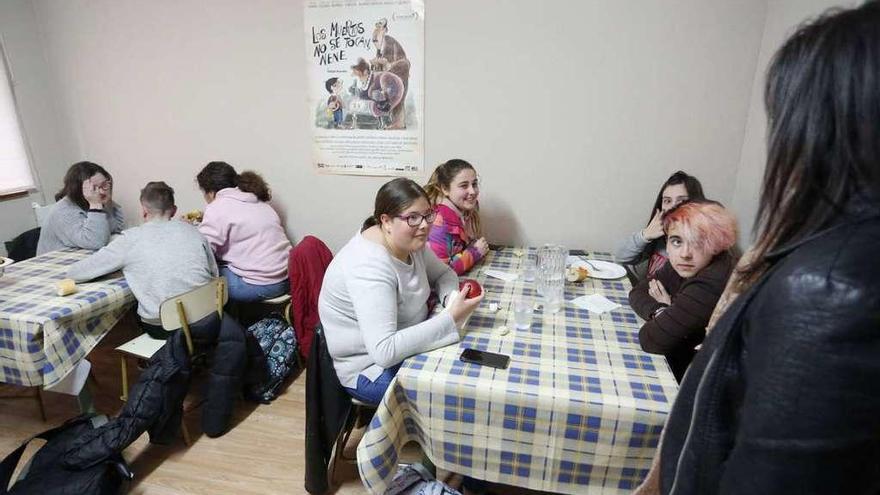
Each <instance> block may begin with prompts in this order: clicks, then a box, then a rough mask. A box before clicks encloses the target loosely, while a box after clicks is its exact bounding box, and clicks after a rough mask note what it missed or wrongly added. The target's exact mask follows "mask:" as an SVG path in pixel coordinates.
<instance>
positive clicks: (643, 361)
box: [621, 353, 657, 371]
mask: <svg viewBox="0 0 880 495" xmlns="http://www.w3.org/2000/svg"><path fill="white" fill-rule="evenodd" d="M621 357H622V358H623V365H624V366H625V367H626V368H628V369H634V370H648V371H656V370H657V368H656V367H654V360H653V358H652V357H651V356H648V355H647V354H639V355H635V354H626V353H623V354H621Z"/></svg>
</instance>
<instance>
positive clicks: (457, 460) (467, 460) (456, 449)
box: [443, 442, 474, 467]
mask: <svg viewBox="0 0 880 495" xmlns="http://www.w3.org/2000/svg"><path fill="white" fill-rule="evenodd" d="M443 460H444V461H446V462H448V463H451V464H455V465H457V466H465V467H471V466H473V464H474V448H473V447H472V446H470V445H459V444H457V443H452V442H443Z"/></svg>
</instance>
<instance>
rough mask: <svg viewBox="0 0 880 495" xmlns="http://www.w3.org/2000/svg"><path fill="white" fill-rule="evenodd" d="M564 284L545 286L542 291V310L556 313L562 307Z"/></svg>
mask: <svg viewBox="0 0 880 495" xmlns="http://www.w3.org/2000/svg"><path fill="white" fill-rule="evenodd" d="M563 294H564V286H563V284H555V285H551V286H548V287H546V288H545V292H544V312H545V313H556V312H557V311H559V309H560V308H562V303H563Z"/></svg>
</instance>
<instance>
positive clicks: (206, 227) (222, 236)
mask: <svg viewBox="0 0 880 495" xmlns="http://www.w3.org/2000/svg"><path fill="white" fill-rule="evenodd" d="M212 213H214V214H212ZM220 220H221V219H220V218H219V215H217V214H216V212H212V211H211V210H210V209H208V208H205V215H204V217H203V218H202V223H200V224H199V232H201V233H202V235H203V236H205V239H207V240H208V244H209V245H210V246H211V251H213V252H214V256H216V257H218V258H219V257H220V255H221V253H222V250H223V247H224V246H225V245H226V241H227V240H228V238H229V230H228V228H227V225H226V222H222V221H220Z"/></svg>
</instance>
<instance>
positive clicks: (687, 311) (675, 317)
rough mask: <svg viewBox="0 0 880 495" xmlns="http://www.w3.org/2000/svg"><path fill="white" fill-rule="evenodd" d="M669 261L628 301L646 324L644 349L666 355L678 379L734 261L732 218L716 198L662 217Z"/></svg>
mask: <svg viewBox="0 0 880 495" xmlns="http://www.w3.org/2000/svg"><path fill="white" fill-rule="evenodd" d="M663 231H664V233H665V234H666V250H667V252H668V253H669V263H666V264H665V265H664V266H663V267H662V268H660V270H659V271H658V272H657V273H656V274H655V276H654V277H649V278H646V279H644V280H642V281H641V282H640V283H639V284H638V285H637V286H636V287H635V288H633V290H632V291H631V292H630V293H629V302H630V305H631V306H632V308H633V310H635V312H636V313H638V315H639V316H641V317H642V318H643V319H645V324H644V325H642V328H641V329H640V330H639V342H640V343H641V345H642V349H644V350H645V351H646V352H650V353H653V354H664V355H665V356H666V359H667V361H669V366H670V367H671V368H672V372H673V374H675V378H676V379H677V380H678V381H679V382H680V381H681V379H682V377H683V376H684V372H685V370H686V369H687V367H688V365H689V364H690V362H691V360H692V359H693V357H694V354H695V351H694V347H695V346H697V345H699V344H700V343H701V342H702V341H703V338H704V337H705V336H706V324H707V323H709V317H710V316H711V315H712V310H713V309H714V308H715V303H717V302H718V298H719V297H720V296H721V292H722V291H723V290H724V286H725V284H726V283H727V279H728V278H729V277H730V272H731V271H732V270H733V267H734V265H735V264H736V263H735V260H734V257H733V256H732V255H731V253H730V249H731V248H732V247H733V244H734V242H736V219H735V218H734V217H733V215H732V214H731V213H730V212H728V211H727V210H726V209H725V208H724V207H723V206H721V205H720V204H718V203H715V202H689V203H684V204H682V205H680V206H677V207H675V208H673V209H671V210H669V211H668V212H667V213H666V214H665V215H664V216H663Z"/></svg>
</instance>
